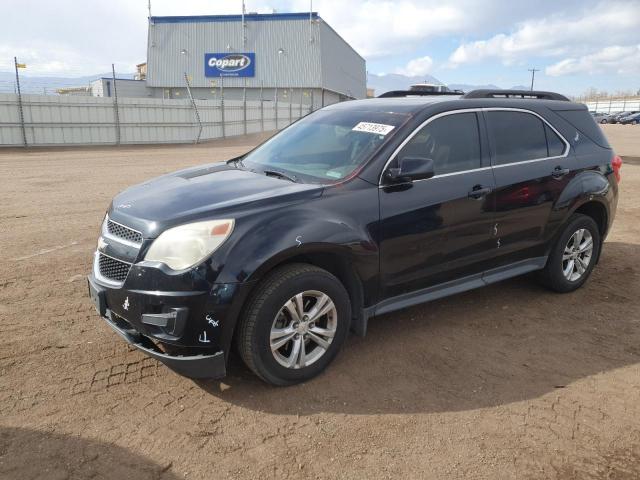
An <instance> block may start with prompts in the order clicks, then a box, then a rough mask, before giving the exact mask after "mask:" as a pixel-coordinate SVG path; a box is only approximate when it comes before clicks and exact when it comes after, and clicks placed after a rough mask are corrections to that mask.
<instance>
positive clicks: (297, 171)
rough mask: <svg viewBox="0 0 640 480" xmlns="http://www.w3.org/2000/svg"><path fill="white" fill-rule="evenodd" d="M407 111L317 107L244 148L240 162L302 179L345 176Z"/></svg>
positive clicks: (391, 131) (312, 180) (323, 180)
mask: <svg viewBox="0 0 640 480" xmlns="http://www.w3.org/2000/svg"><path fill="white" fill-rule="evenodd" d="M407 118H408V116H407V115H401V114H395V113H384V112H367V111H358V110H319V111H317V112H315V113H312V114H311V115H308V116H306V117H304V118H303V119H301V120H299V121H298V122H296V123H294V124H293V125H291V126H290V127H288V128H286V129H285V130H283V131H282V132H280V133H279V134H277V135H275V136H274V137H273V138H271V139H270V140H268V141H267V142H265V143H264V144H262V145H260V146H259V147H258V148H256V149H255V150H253V151H252V152H250V153H248V154H247V155H246V156H245V157H244V158H242V160H241V162H240V163H241V165H242V166H243V167H244V168H248V169H250V170H255V171H259V172H266V173H267V174H274V173H276V174H277V173H281V174H285V175H286V176H287V177H289V178H291V179H294V180H296V181H297V180H299V181H303V182H308V183H333V182H337V181H340V180H341V179H343V178H346V177H348V176H349V175H350V174H351V173H352V172H353V171H354V170H356V169H357V168H358V167H359V166H360V165H363V164H364V163H365V162H366V161H367V160H368V159H369V158H370V157H371V156H372V155H373V153H374V152H375V151H376V150H377V149H378V148H379V147H380V146H381V145H382V144H383V143H384V142H385V141H387V140H388V139H389V138H390V137H391V136H393V134H394V133H395V132H396V131H397V130H398V128H399V127H400V126H401V125H402V124H403V123H404V122H405V121H406V120H407Z"/></svg>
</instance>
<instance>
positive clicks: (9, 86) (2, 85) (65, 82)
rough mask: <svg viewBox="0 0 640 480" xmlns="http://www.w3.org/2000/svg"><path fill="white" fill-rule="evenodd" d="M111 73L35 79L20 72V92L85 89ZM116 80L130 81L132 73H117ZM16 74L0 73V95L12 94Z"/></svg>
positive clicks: (22, 71)
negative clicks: (70, 88) (72, 88)
mask: <svg viewBox="0 0 640 480" xmlns="http://www.w3.org/2000/svg"><path fill="white" fill-rule="evenodd" d="M111 76H112V74H111V72H107V73H97V74H95V75H87V76H83V77H60V76H50V77H35V76H31V75H27V74H25V73H24V70H20V91H21V92H22V93H49V94H51V93H53V92H54V91H55V90H56V89H58V88H69V87H87V86H89V84H90V83H91V82H92V81H94V80H96V79H98V78H102V77H111ZM116 78H124V79H131V78H133V73H117V72H116ZM15 84H16V74H15V73H14V72H0V93H14V92H15Z"/></svg>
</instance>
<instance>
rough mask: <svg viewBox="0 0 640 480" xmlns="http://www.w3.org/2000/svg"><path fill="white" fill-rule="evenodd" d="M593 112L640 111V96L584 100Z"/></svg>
mask: <svg viewBox="0 0 640 480" xmlns="http://www.w3.org/2000/svg"><path fill="white" fill-rule="evenodd" d="M583 103H584V104H585V105H586V106H587V107H588V108H589V111H591V112H600V113H619V112H629V111H640V97H635V98H621V99H603V100H591V101H588V102H583Z"/></svg>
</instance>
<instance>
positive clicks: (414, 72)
mask: <svg viewBox="0 0 640 480" xmlns="http://www.w3.org/2000/svg"><path fill="white" fill-rule="evenodd" d="M432 67H433V59H432V58H431V57H429V56H428V55H427V56H425V57H420V58H414V59H413V60H410V61H409V62H408V63H407V65H406V66H405V67H403V68H397V69H396V72H395V73H400V74H402V75H406V76H408V77H420V76H422V75H428V74H429V73H431V68H432Z"/></svg>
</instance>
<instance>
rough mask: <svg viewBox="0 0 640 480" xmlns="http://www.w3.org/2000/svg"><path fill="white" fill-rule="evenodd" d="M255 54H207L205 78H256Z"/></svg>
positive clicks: (205, 55)
mask: <svg viewBox="0 0 640 480" xmlns="http://www.w3.org/2000/svg"><path fill="white" fill-rule="evenodd" d="M255 75H256V54H255V53H205V54H204V76H205V77H255Z"/></svg>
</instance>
